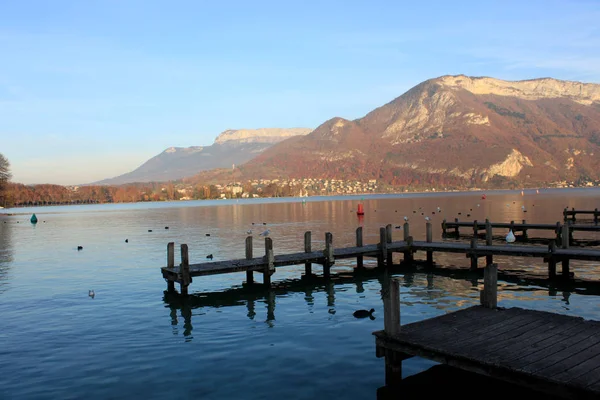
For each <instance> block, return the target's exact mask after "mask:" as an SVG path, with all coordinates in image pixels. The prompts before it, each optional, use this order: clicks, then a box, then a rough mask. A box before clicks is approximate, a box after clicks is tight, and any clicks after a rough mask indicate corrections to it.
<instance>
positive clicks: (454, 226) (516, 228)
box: [442, 211, 600, 244]
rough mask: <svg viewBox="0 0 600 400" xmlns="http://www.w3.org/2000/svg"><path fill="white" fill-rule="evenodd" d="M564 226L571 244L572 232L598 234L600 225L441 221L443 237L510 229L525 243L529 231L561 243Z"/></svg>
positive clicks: (570, 221) (566, 222) (569, 221)
mask: <svg viewBox="0 0 600 400" xmlns="http://www.w3.org/2000/svg"><path fill="white" fill-rule="evenodd" d="M577 212H586V211H577ZM591 212H593V211H591ZM564 225H567V226H568V228H569V229H568V237H569V242H570V244H572V243H573V232H574V231H581V232H600V225H582V224H575V223H574V222H573V221H572V220H566V221H565V223H564V224H563V225H561V223H560V222H557V223H556V224H532V223H527V221H526V220H522V222H515V221H510V222H490V221H489V220H487V219H486V220H485V222H478V221H477V220H475V221H459V220H458V218H455V219H454V222H448V221H446V220H445V219H444V220H443V221H442V234H443V236H444V237H446V236H450V235H451V234H452V235H453V236H454V237H456V238H458V237H460V228H470V229H472V232H473V236H478V235H479V231H482V230H487V229H490V228H491V229H494V228H500V229H510V230H512V232H513V234H517V233H519V232H520V233H521V235H520V236H517V238H519V239H520V241H527V240H528V239H529V236H528V231H530V230H543V231H553V232H554V233H555V234H556V240H557V241H558V242H561V241H562V239H561V235H562V227H563V226H564Z"/></svg>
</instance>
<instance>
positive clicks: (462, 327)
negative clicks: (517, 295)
mask: <svg viewBox="0 0 600 400" xmlns="http://www.w3.org/2000/svg"><path fill="white" fill-rule="evenodd" d="M388 282H389V285H388V288H387V290H384V292H383V299H384V330H382V331H377V332H374V333H373V334H374V335H375V337H376V355H377V357H384V358H385V366H386V367H385V371H386V377H385V381H386V386H390V387H393V386H394V385H397V384H399V383H400V382H401V379H402V360H405V359H407V358H410V357H413V356H419V357H423V358H427V359H430V360H433V361H437V362H440V363H443V364H447V365H450V366H453V367H457V368H460V369H463V370H466V371H471V372H475V373H478V374H482V375H486V376H490V377H492V378H496V379H500V380H503V381H506V382H511V383H514V384H518V385H521V386H525V387H529V388H531V389H534V390H536V391H539V392H544V393H546V394H548V395H553V396H560V397H563V398H573V399H575V398H577V399H592V398H594V399H597V398H599V396H600V322H597V321H587V320H584V319H582V318H578V317H571V316H566V315H559V314H553V313H549V312H543V311H534V310H526V309H522V308H498V307H497V265H496V264H491V265H488V266H486V267H485V272H484V289H483V291H482V292H480V300H481V305H480V306H473V307H469V308H466V309H463V310H460V311H456V312H452V313H448V314H445V315H442V316H438V317H435V318H431V319H427V320H424V321H420V322H415V323H412V324H408V325H405V326H400V285H399V279H397V278H393V279H391V278H388Z"/></svg>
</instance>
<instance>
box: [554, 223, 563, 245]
mask: <svg viewBox="0 0 600 400" xmlns="http://www.w3.org/2000/svg"><path fill="white" fill-rule="evenodd" d="M560 230H561V226H560V222H557V223H556V228H555V229H554V231H555V233H556V240H555V243H556V244H557V245H558V244H561V243H562V239H561V237H560Z"/></svg>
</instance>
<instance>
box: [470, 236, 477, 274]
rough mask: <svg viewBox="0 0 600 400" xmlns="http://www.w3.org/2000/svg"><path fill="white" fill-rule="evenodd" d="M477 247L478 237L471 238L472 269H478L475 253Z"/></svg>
mask: <svg viewBox="0 0 600 400" xmlns="http://www.w3.org/2000/svg"><path fill="white" fill-rule="evenodd" d="M475 249H477V239H475V238H473V239H471V255H470V257H471V269H472V270H476V269H477V254H476V253H475Z"/></svg>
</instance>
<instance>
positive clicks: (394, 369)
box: [383, 278, 402, 386]
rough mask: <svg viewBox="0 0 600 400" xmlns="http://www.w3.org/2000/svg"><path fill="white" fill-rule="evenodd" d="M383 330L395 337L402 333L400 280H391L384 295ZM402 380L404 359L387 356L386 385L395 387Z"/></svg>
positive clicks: (389, 354)
mask: <svg viewBox="0 0 600 400" xmlns="http://www.w3.org/2000/svg"><path fill="white" fill-rule="evenodd" d="M383 330H384V332H385V334H386V335H388V336H394V335H397V334H398V333H400V281H399V279H398V278H392V279H389V285H387V287H386V288H385V289H384V293H383ZM401 379H402V357H399V356H398V355H396V354H395V352H389V351H386V354H385V384H386V385H387V386H393V385H396V384H398V382H400V380H401Z"/></svg>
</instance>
